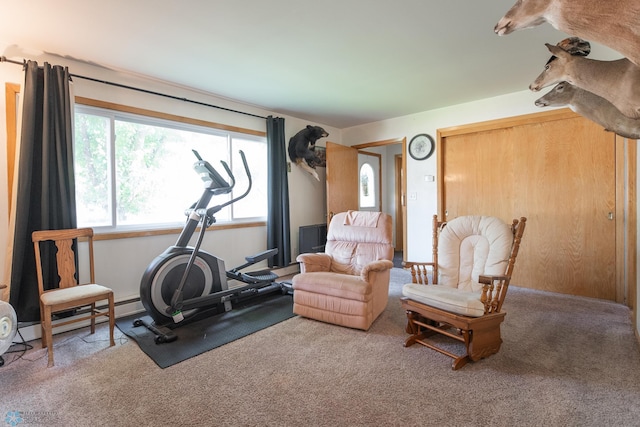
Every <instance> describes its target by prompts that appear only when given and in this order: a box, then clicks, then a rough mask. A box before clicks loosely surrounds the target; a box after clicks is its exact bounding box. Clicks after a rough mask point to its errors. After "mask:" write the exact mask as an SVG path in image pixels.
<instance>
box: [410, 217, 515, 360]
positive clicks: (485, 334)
mask: <svg viewBox="0 0 640 427" xmlns="http://www.w3.org/2000/svg"><path fill="white" fill-rule="evenodd" d="M525 224H526V218H524V217H523V218H520V219H519V220H517V219H514V220H513V223H512V224H511V226H509V225H508V224H505V223H504V222H503V221H502V220H500V219H498V218H494V217H488V216H462V217H458V218H456V219H453V220H451V221H448V222H441V221H438V217H437V216H436V215H434V217H433V261H432V262H405V263H404V266H405V267H406V268H409V269H410V270H411V277H412V283H410V284H406V285H404V286H403V289H402V294H403V298H402V299H401V303H402V307H403V308H404V309H405V310H406V313H407V333H409V334H411V336H409V338H407V340H406V341H405V344H404V345H405V347H408V346H411V345H413V344H414V343H419V344H422V345H424V346H426V347H429V348H431V349H433V350H436V351H438V352H440V353H442V354H445V355H447V356H449V357H451V358H453V359H454V361H453V364H452V368H453V369H454V370H456V369H459V368H461V367H462V366H464V365H465V364H466V363H467V362H469V361H474V362H475V361H477V360H480V359H482V358H485V357H487V356H490V355H492V354H495V353H497V352H498V351H499V350H500V345H501V344H502V338H501V336H500V324H501V323H502V321H503V320H504V317H505V315H506V313H505V312H504V311H502V304H503V302H504V299H505V296H506V294H507V290H508V288H509V282H510V280H511V274H512V273H513V267H514V265H515V261H516V256H517V255H518V250H519V248H520V242H521V240H522V235H523V233H524V228H525ZM435 334H441V335H444V336H446V337H449V338H453V339H455V340H458V341H461V342H463V343H464V345H465V349H466V352H465V353H464V354H462V355H459V354H455V353H453V352H451V351H449V350H447V349H445V348H442V347H440V346H438V344H437V343H436V342H434V341H435V340H433V339H431V340H429V339H428V338H429V337H433V336H434V335H435Z"/></svg>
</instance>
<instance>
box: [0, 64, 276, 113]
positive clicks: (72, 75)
mask: <svg viewBox="0 0 640 427" xmlns="http://www.w3.org/2000/svg"><path fill="white" fill-rule="evenodd" d="M0 62H9V63H11V64H17V65H22V66H23V67H24V66H26V65H27V61H26V59H23V60H22V62H19V61H14V60H11V59H7V58H5V57H4V56H0ZM69 75H70V76H71V77H76V78H79V79H85V80H90V81H92V82H97V83H102V84H105V85H110V86H116V87H119V88H123V89H129V90H135V91H137V92H143V93H147V94H150V95H157V96H162V97H165V98H170V99H174V100H177V101H183V102H189V103H192V104H196V105H202V106H205V107H210V108H217V109H219V110H224V111H229V112H231V113H237V114H244V115H245V116H251V117H257V118H259V119H267V118H266V117H264V116H259V115H257V114H252V113H245V112H244V111H238V110H233V109H231V108H226V107H220V106H218V105H213V104H208V103H206V102H200V101H194V100H192V99H188V98H181V97H179V96H174V95H167V94H166V93H160V92H155V91H152V90H147V89H142V88H139V87H134V86H127V85H124V84H121V83H114V82H110V81H107V80H100V79H95V78H93V77H87V76H81V75H79V74H71V73H70V74H69Z"/></svg>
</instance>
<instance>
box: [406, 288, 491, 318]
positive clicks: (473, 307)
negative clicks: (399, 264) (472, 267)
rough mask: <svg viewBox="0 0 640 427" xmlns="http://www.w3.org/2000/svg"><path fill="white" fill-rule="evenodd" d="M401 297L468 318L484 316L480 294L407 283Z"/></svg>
mask: <svg viewBox="0 0 640 427" xmlns="http://www.w3.org/2000/svg"><path fill="white" fill-rule="evenodd" d="M402 295H404V296H405V297H407V298H409V299H412V300H414V301H418V302H421V303H423V304H425V305H428V306H430V307H436V308H440V309H442V310H446V311H450V312H452V313H456V314H461V315H464V316H470V317H480V316H482V315H484V305H483V304H482V302H481V301H480V295H481V293H480V292H468V291H463V290H460V289H457V288H452V287H449V286H442V285H420V284H416V283H408V284H406V285H404V286H403V287H402Z"/></svg>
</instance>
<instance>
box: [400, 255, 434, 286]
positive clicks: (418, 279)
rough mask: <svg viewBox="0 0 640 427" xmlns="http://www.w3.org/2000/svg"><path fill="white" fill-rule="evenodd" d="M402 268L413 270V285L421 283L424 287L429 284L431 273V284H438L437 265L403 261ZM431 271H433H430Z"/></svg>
mask: <svg viewBox="0 0 640 427" xmlns="http://www.w3.org/2000/svg"><path fill="white" fill-rule="evenodd" d="M402 266H403V267H404V268H408V269H409V270H411V281H412V283H421V284H423V285H428V284H429V273H431V282H432V283H436V282H435V280H436V277H435V276H436V274H435V271H436V269H437V266H436V263H434V262H415V261H403V262H402ZM429 269H431V271H429Z"/></svg>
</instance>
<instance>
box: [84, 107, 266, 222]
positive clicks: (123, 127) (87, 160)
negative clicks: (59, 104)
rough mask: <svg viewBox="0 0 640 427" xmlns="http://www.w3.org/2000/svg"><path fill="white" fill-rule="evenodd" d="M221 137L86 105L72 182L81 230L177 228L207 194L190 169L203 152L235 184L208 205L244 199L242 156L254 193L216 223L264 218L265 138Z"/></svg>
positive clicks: (192, 127)
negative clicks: (232, 177) (231, 177)
mask: <svg viewBox="0 0 640 427" xmlns="http://www.w3.org/2000/svg"><path fill="white" fill-rule="evenodd" d="M254 133H256V132H253V133H242V132H239V131H227V130H220V129H217V128H214V127H208V126H206V125H196V124H188V123H183V122H180V121H172V120H167V119H163V118H156V117H148V116H145V115H141V114H133V113H128V112H120V111H115V110H111V109H105V108H98V107H93V106H86V105H79V104H77V105H76V111H75V141H74V144H75V149H74V157H75V160H74V162H75V176H76V203H77V206H76V209H77V215H78V226H81V227H85V226H91V227H96V228H97V227H106V228H110V229H141V228H150V227H163V226H165V227H166V226H176V225H178V224H180V225H181V224H183V223H184V221H185V215H184V212H185V210H186V209H187V208H189V207H190V206H191V205H193V204H194V203H195V202H196V201H197V200H198V199H199V197H200V195H201V194H202V193H203V191H204V190H205V188H204V185H203V183H202V181H201V179H200V177H199V176H198V174H197V173H196V172H195V171H194V170H193V164H194V163H195V162H196V161H197V159H196V157H195V155H194V153H193V152H192V150H196V151H198V152H199V154H200V156H201V157H202V158H203V159H204V160H207V161H208V162H209V163H210V164H211V165H212V166H213V167H214V168H215V169H216V170H217V171H218V173H220V175H222V176H223V177H224V178H226V180H227V181H229V182H231V180H230V178H229V177H228V175H227V173H226V171H225V169H224V167H223V166H222V164H221V163H220V162H221V161H225V162H226V163H227V164H228V165H229V167H230V168H231V170H232V173H233V175H234V177H235V180H236V184H235V187H234V189H233V192H232V193H231V194H229V195H219V196H214V198H213V199H212V201H211V203H210V206H214V205H219V204H222V203H224V202H226V201H228V200H230V199H231V198H232V197H238V196H240V195H242V194H243V193H244V192H245V191H246V189H247V187H248V183H249V181H248V178H247V177H246V174H245V170H244V166H243V164H242V160H241V157H240V154H239V152H238V151H239V150H242V151H243V152H244V153H245V156H246V158H247V163H248V165H249V170H250V172H251V178H252V188H251V191H250V192H249V194H248V195H247V196H246V197H245V198H243V199H242V200H239V201H238V202H236V203H233V204H231V205H229V206H227V207H225V208H224V209H222V210H221V211H220V212H218V213H217V214H216V215H215V217H216V221H217V222H230V221H238V220H247V219H250V218H251V219H264V218H266V215H267V188H266V181H267V179H266V178H267V143H266V138H265V137H264V136H260V135H255V134H254Z"/></svg>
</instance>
